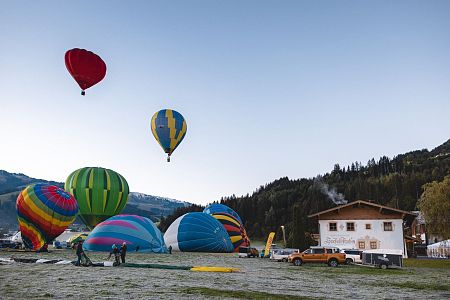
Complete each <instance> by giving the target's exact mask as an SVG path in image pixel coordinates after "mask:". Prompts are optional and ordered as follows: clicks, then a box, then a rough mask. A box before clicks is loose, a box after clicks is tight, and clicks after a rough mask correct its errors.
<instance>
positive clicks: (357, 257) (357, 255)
mask: <svg viewBox="0 0 450 300" xmlns="http://www.w3.org/2000/svg"><path fill="white" fill-rule="evenodd" d="M341 253H345V263H346V264H347V265H348V264H354V263H357V264H360V263H362V260H361V257H362V255H361V253H362V250H359V249H342V250H341Z"/></svg>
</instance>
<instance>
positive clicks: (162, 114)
mask: <svg viewBox="0 0 450 300" xmlns="http://www.w3.org/2000/svg"><path fill="white" fill-rule="evenodd" d="M151 128H152V133H153V136H154V137H155V139H156V140H157V141H158V143H159V144H160V145H161V147H162V148H163V150H164V152H165V153H167V161H168V162H169V161H170V155H172V153H173V151H175V149H176V148H177V147H178V145H179V144H180V143H181V141H182V140H183V138H184V136H185V135H186V131H187V124H186V121H185V120H184V118H183V116H182V115H181V114H180V113H179V112H177V111H174V110H172V109H162V110H160V111H158V112H156V113H155V114H154V115H153V117H152V121H151Z"/></svg>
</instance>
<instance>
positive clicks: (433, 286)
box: [386, 281, 450, 291]
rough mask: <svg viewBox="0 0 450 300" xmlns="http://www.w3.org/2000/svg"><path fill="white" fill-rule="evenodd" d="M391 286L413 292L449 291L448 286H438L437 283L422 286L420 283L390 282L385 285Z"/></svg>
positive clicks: (449, 287) (449, 286)
mask: <svg viewBox="0 0 450 300" xmlns="http://www.w3.org/2000/svg"><path fill="white" fill-rule="evenodd" d="M386 284H389V285H391V286H395V287H399V288H409V289H415V290H428V291H450V285H446V284H438V283H429V284H424V283H420V282H412V281H408V282H391V283H386Z"/></svg>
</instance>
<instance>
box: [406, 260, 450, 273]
mask: <svg viewBox="0 0 450 300" xmlns="http://www.w3.org/2000/svg"><path fill="white" fill-rule="evenodd" d="M403 265H404V266H405V267H414V268H434V269H447V270H450V259H415V258H407V259H404V260H403Z"/></svg>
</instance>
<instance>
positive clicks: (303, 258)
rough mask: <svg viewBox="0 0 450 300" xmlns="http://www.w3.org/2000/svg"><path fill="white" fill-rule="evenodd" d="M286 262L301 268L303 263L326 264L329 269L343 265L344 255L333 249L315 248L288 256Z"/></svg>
mask: <svg viewBox="0 0 450 300" xmlns="http://www.w3.org/2000/svg"><path fill="white" fill-rule="evenodd" d="M288 261H289V262H291V263H292V264H294V265H295V266H301V265H302V264H304V263H326V264H328V265H329V266H330V267H337V266H338V265H339V264H344V263H345V253H340V251H339V249H338V248H335V247H322V246H315V247H311V248H309V249H307V250H305V251H303V252H302V253H293V254H291V255H289V258H288Z"/></svg>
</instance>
